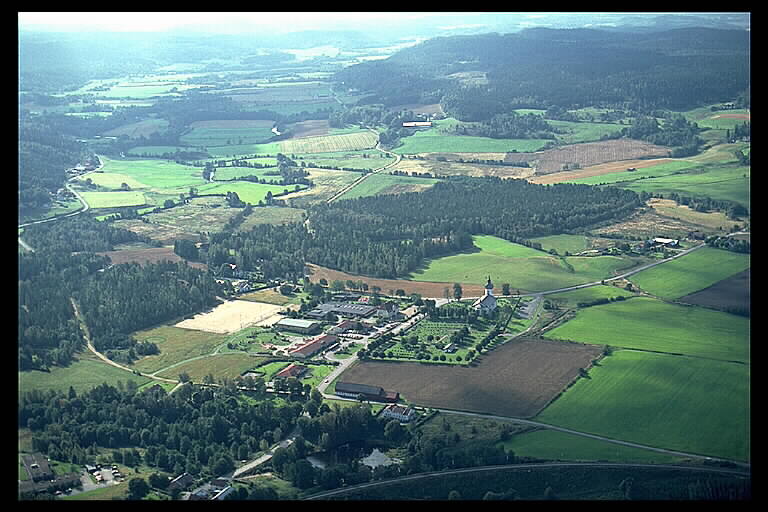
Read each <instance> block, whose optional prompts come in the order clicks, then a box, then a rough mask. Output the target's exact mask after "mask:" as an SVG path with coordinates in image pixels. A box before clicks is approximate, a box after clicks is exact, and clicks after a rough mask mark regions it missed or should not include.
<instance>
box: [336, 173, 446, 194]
mask: <svg viewBox="0 0 768 512" xmlns="http://www.w3.org/2000/svg"><path fill="white" fill-rule="evenodd" d="M438 181H439V180H437V179H435V178H412V177H410V176H397V175H394V174H383V173H382V174H372V175H371V176H368V177H367V178H366V179H365V180H364V181H362V182H361V183H360V184H358V185H356V186H355V187H354V188H352V189H350V190H348V191H347V192H346V193H345V194H344V195H343V196H341V198H340V199H355V198H358V197H366V196H375V195H377V194H391V193H399V192H421V191H423V190H426V189H428V188H430V187H431V186H432V185H434V184H435V183H437V182H438Z"/></svg>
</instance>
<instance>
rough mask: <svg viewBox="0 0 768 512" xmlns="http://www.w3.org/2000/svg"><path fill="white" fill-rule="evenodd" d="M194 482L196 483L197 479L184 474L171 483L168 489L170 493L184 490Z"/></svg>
mask: <svg viewBox="0 0 768 512" xmlns="http://www.w3.org/2000/svg"><path fill="white" fill-rule="evenodd" d="M194 481H195V477H193V476H192V475H190V474H189V473H182V474H180V475H179V476H177V477H176V478H174V479H173V480H171V481H170V483H169V484H168V488H167V489H168V491H173V490H174V489H179V490H184V489H186V488H187V487H189V486H190V485H192V484H193V483H194Z"/></svg>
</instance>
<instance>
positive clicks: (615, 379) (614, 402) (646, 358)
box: [536, 350, 750, 460]
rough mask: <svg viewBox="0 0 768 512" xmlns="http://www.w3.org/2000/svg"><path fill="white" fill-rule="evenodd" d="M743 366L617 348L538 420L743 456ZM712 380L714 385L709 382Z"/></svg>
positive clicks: (746, 407)
mask: <svg viewBox="0 0 768 512" xmlns="http://www.w3.org/2000/svg"><path fill="white" fill-rule="evenodd" d="M749 375H750V369H749V365H743V364H737V363H730V362H724V361H715V360H711V359H705V358H699V357H685V356H673V355H667V354H654V353H649V352H638V351H632V350H620V351H617V352H614V353H613V355H611V356H609V357H606V358H603V359H602V360H601V361H600V364H599V365H597V366H593V367H592V368H591V369H590V371H589V378H584V379H579V380H578V381H577V382H576V383H575V384H574V385H573V386H572V387H571V388H570V389H569V390H568V391H566V392H565V393H564V394H563V395H562V396H561V397H560V398H558V399H557V400H556V401H555V402H554V403H553V404H551V405H550V406H549V407H547V408H546V409H545V410H544V411H542V412H541V413H540V414H539V415H538V416H537V417H536V420H537V421H542V422H544V423H549V424H551V425H557V426H560V427H567V428H572V429H575V430H579V431H582V432H588V433H592V434H598V435H603V436H606V437H610V438H612V439H620V440H625V441H632V442H636V443H640V444H646V445H650V446H655V447H660V448H668V449H672V450H679V451H685V452H691V453H698V454H702V455H710V456H715V457H724V458H730V459H737V460H749V452H750V446H749V439H750V434H749V430H750V403H749V402H750V396H749V395H750V393H749ZM714 383H716V385H715V384H714Z"/></svg>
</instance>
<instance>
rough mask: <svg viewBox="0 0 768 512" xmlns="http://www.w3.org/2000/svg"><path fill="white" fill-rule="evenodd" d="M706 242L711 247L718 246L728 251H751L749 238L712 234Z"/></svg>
mask: <svg viewBox="0 0 768 512" xmlns="http://www.w3.org/2000/svg"><path fill="white" fill-rule="evenodd" d="M705 242H706V244H707V245H708V246H710V247H717V248H718V249H725V250H726V251H733V252H741V253H749V252H751V244H750V243H749V242H748V241H747V240H741V239H738V238H734V237H729V236H710V237H707V239H706V240H705Z"/></svg>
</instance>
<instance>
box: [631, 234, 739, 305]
mask: <svg viewBox="0 0 768 512" xmlns="http://www.w3.org/2000/svg"><path fill="white" fill-rule="evenodd" d="M749 266H750V255H749V254H740V253H736V252H732V251H726V250H724V249H715V248H713V247H703V248H701V249H697V250H695V251H693V252H691V253H688V254H686V255H685V256H682V257H680V258H676V259H674V260H672V261H668V262H666V263H664V264H663V265H657V266H655V267H652V268H649V269H647V270H643V271H642V272H639V273H637V274H635V275H633V276H632V277H631V278H630V281H632V282H633V283H634V284H636V285H637V286H639V287H640V288H641V289H642V290H644V291H646V292H648V293H650V294H653V295H656V296H658V297H662V298H665V299H677V298H680V297H682V296H684V295H689V294H691V293H694V292H696V291H699V290H702V289H704V288H707V287H708V286H712V285H713V284H715V283H717V282H718V281H721V280H723V279H726V278H728V277H731V276H732V275H735V274H738V273H739V272H742V271H743V270H745V269H747V268H749Z"/></svg>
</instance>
